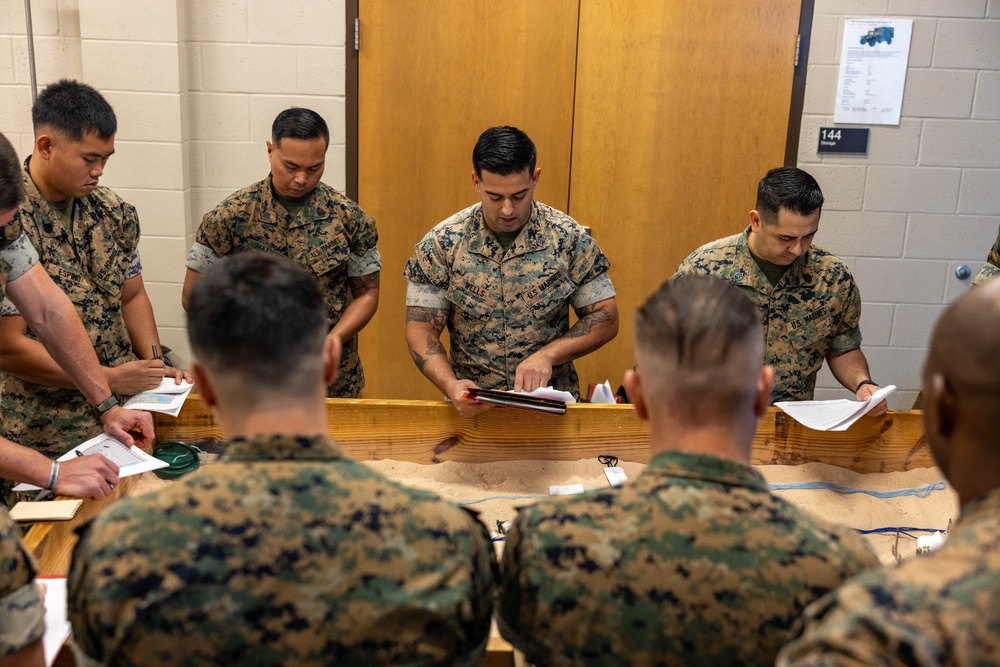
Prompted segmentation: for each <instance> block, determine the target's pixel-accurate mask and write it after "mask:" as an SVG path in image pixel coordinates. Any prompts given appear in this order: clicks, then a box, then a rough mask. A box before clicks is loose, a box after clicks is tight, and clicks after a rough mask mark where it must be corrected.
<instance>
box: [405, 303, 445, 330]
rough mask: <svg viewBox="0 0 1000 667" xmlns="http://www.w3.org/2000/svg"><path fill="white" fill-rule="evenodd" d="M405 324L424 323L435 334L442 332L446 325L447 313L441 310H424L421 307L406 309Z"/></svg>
mask: <svg viewBox="0 0 1000 667" xmlns="http://www.w3.org/2000/svg"><path fill="white" fill-rule="evenodd" d="M406 321H407V322H426V323H428V324H430V325H431V327H433V329H434V330H435V331H437V332H439V333H440V332H442V331H444V327H445V325H446V324H448V311H447V310H445V309H443V308H424V307H423V306H407V307H406Z"/></svg>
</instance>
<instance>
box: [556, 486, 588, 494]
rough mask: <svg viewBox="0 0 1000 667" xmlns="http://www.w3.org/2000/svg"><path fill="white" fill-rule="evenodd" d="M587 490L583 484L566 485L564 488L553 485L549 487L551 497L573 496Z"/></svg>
mask: <svg viewBox="0 0 1000 667" xmlns="http://www.w3.org/2000/svg"><path fill="white" fill-rule="evenodd" d="M584 491H585V489H584V488H583V484H566V485H564V486H559V485H558V484H553V485H552V486H550V487H549V495H550V496H572V495H575V494H577V493H583V492H584Z"/></svg>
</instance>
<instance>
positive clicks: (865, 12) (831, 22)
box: [798, 0, 1000, 408]
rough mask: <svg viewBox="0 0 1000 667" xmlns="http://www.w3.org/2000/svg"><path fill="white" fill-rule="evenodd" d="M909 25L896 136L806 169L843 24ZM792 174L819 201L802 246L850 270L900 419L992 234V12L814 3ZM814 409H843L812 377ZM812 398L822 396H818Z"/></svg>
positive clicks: (996, 120) (998, 126) (999, 148)
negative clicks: (815, 223) (811, 232)
mask: <svg viewBox="0 0 1000 667" xmlns="http://www.w3.org/2000/svg"><path fill="white" fill-rule="evenodd" d="M883 16H898V17H904V18H912V19H913V39H912V42H911V44H910V59H909V70H908V72H907V76H906V90H905V93H904V95H903V107H902V118H901V120H900V124H899V126H898V127H894V126H892V127H891V126H877V125H876V126H872V127H871V137H870V141H869V146H868V155H867V156H857V157H855V156H819V155H817V153H816V148H817V142H818V134H819V128H820V127H830V126H832V125H833V109H834V100H835V96H836V85H837V75H838V72H839V63H840V50H841V38H842V35H843V26H844V19H845V18H867V17H883ZM798 160H799V166H800V167H802V168H803V169H805V170H807V171H809V172H811V173H812V174H813V175H814V176H816V178H817V180H819V183H820V185H821V186H822V188H823V191H824V193H825V194H826V196H827V205H826V206H825V208H824V210H823V220H822V223H821V224H820V231H819V234H818V235H817V237H816V243H817V244H818V245H821V246H823V247H824V248H826V249H827V250H830V251H831V252H834V253H836V254H837V255H839V256H840V257H841V258H843V259H844V260H845V261H846V262H847V264H848V265H849V266H850V267H851V269H852V270H853V271H854V275H855V277H856V279H857V281H858V285H859V287H860V289H861V296H862V299H863V301H864V308H863V311H862V317H861V328H862V333H863V335H864V343H863V346H864V349H865V352H866V354H867V356H868V359H869V362H870V364H871V368H872V375H873V377H874V378H875V379H876V380H877V381H879V382H881V383H882V384H895V385H897V386H898V387H899V389H900V390H901V391H900V392H899V393H898V394H897V395H896V396H895V397H893V398H890V406H891V407H895V408H904V407H909V406H911V405H912V404H913V400H914V399H915V398H916V395H917V391H918V390H919V387H920V378H919V375H920V368H921V365H922V364H923V359H924V356H925V354H926V350H927V341H928V338H929V336H930V331H931V328H932V326H933V324H934V322H935V320H936V319H937V317H938V316H939V315H940V314H941V312H942V311H943V310H944V308H945V307H946V305H947V304H948V303H949V302H950V301H952V300H954V299H955V298H956V297H957V296H958V295H960V294H962V293H963V292H965V290H967V289H968V287H969V285H970V284H971V283H972V280H971V278H970V279H969V280H965V281H961V280H958V279H957V278H956V277H955V269H956V268H958V267H959V266H961V265H963V264H964V265H967V266H969V267H970V268H971V269H972V275H973V276H975V274H976V273H978V272H979V269H980V268H981V267H982V265H983V261H984V260H985V258H986V255H987V253H988V251H989V248H990V246H991V245H992V244H993V241H994V239H995V238H996V235H997V228H998V227H1000V0H951V1H949V2H936V1H934V0H853V1H850V2H848V1H845V0H816V5H815V13H814V17H813V30H812V40H811V46H810V51H809V66H808V75H807V83H806V98H805V108H804V113H803V116H802V132H801V135H800V140H799V156H798ZM818 385H819V387H821V388H820V389H818V390H817V398H833V397H838V398H840V397H843V391H842V390H840V389H834V387H839V385H838V384H837V382H836V380H834V379H833V376H832V375H830V374H829V372H828V371H824V373H823V375H822V376H821V377H820V379H819V382H818ZM823 387H826V389H823Z"/></svg>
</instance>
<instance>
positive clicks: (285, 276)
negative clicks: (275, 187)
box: [187, 252, 327, 401]
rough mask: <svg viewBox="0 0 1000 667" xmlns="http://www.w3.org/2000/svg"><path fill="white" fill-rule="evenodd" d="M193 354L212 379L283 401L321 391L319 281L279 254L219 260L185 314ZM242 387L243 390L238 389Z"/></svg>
mask: <svg viewBox="0 0 1000 667" xmlns="http://www.w3.org/2000/svg"><path fill="white" fill-rule="evenodd" d="M187 317H188V338H189V339H190V341H191V351H192V352H193V353H194V356H195V358H196V359H197V360H198V362H199V363H200V364H201V365H202V366H203V367H204V368H205V372H206V373H207V374H208V376H209V380H210V381H213V382H217V381H219V380H220V379H223V378H227V379H231V380H233V381H234V382H232V383H229V384H228V385H227V386H235V387H238V388H239V389H238V391H241V392H246V393H245V394H244V395H243V396H242V397H241V398H243V399H244V400H250V401H253V400H255V399H259V398H261V393H262V392H263V393H269V394H271V395H274V394H281V395H283V396H285V397H286V398H291V397H296V396H309V395H311V394H313V393H315V391H316V389H317V387H323V347H324V341H325V338H326V334H327V319H326V318H327V309H326V305H325V304H324V301H323V297H322V295H321V293H320V289H319V286H318V285H317V283H316V281H315V279H314V278H313V277H312V276H311V275H310V274H308V273H307V272H305V271H304V270H303V269H302V268H300V267H299V266H297V265H296V264H295V263H293V262H292V261H291V260H289V259H287V258H286V257H283V256H280V255H273V254H267V253H259V252H245V253H239V254H235V255H231V256H228V257H224V258H223V259H221V260H219V261H217V262H216V263H215V264H213V265H212V266H210V267H209V268H208V269H207V270H206V271H205V272H204V273H203V274H202V275H201V278H200V279H199V280H198V282H197V283H196V284H195V287H194V290H193V291H192V293H191V299H190V302H189V307H188V313H187ZM244 384H245V388H243V387H241V385H244Z"/></svg>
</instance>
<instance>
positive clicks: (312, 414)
mask: <svg viewBox="0 0 1000 667" xmlns="http://www.w3.org/2000/svg"><path fill="white" fill-rule="evenodd" d="M309 403H315V402H310V401H303V402H302V403H301V404H289V403H284V402H283V403H282V404H279V405H268V406H266V407H263V408H262V407H260V406H255V407H253V408H250V409H241V408H240V407H239V406H228V407H221V406H216V408H215V409H214V410H213V411H212V412H213V416H214V417H215V420H216V422H217V423H218V424H219V427H220V428H221V430H222V435H223V437H225V438H226V439H227V440H232V439H233V438H251V437H254V436H261V435H318V434H326V433H327V432H328V426H327V416H326V403H325V401H324V402H320V403H319V404H318V405H310V404H309Z"/></svg>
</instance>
